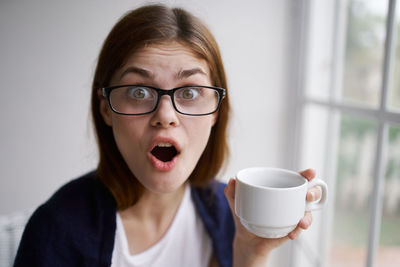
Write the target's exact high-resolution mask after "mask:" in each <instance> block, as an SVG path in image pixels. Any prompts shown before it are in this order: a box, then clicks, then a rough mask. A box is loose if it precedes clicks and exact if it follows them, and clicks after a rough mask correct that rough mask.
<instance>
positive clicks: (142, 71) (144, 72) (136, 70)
mask: <svg viewBox="0 0 400 267" xmlns="http://www.w3.org/2000/svg"><path fill="white" fill-rule="evenodd" d="M128 73H135V74H138V75H140V76H142V77H144V78H153V77H154V75H153V74H152V73H151V72H150V71H148V70H145V69H142V68H138V67H133V66H132V67H129V68H127V69H126V70H124V71H123V72H122V73H121V75H120V79H121V78H122V77H124V76H125V75H126V74H128Z"/></svg>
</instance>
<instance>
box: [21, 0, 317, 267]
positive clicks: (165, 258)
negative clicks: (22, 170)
mask: <svg viewBox="0 0 400 267" xmlns="http://www.w3.org/2000/svg"><path fill="white" fill-rule="evenodd" d="M92 114H93V119H94V125H95V132H96V134H97V140H98V147H99V151H100V162H99V165H98V168H97V170H96V171H94V172H91V173H89V174H86V175H85V176H83V177H80V178H78V179H76V180H74V181H72V182H70V183H68V184H67V185H65V186H63V187H62V188H61V189H60V190H59V191H58V192H56V193H55V194H54V195H53V196H52V197H51V199H49V200H48V201H47V202H46V203H45V204H43V205H42V206H41V207H39V208H38V210H37V211H36V212H35V213H34V214H33V216H32V217H31V219H30V221H29V223H28V225H27V227H26V229H25V232H24V235H23V238H22V241H21V244H20V247H19V250H18V254H17V257H16V261H15V266H42V267H43V266H113V267H114V266H123V267H125V266H189V265H190V266H232V265H234V266H258V265H260V266H265V264H266V261H267V258H268V255H269V252H270V251H271V250H272V249H273V248H275V247H277V246H279V245H280V244H282V243H283V242H284V241H285V240H287V239H289V238H290V239H295V238H296V237H297V236H298V234H299V232H300V228H303V229H306V228H307V227H308V226H309V225H310V223H311V215H310V214H309V213H308V214H306V215H305V217H304V218H303V219H302V220H301V221H300V223H299V226H298V227H297V228H296V229H295V230H294V231H293V232H292V233H290V234H289V235H288V236H287V237H285V238H281V239H262V238H259V237H256V236H254V235H252V234H251V233H249V232H247V231H246V230H245V228H244V227H242V226H241V224H240V222H238V220H237V218H236V216H232V214H234V213H233V211H232V210H233V209H232V207H233V202H234V187H235V181H234V180H233V179H231V180H230V182H229V183H228V185H227V186H226V187H225V185H223V184H221V183H219V182H217V181H216V180H214V178H215V177H216V175H217V174H218V172H219V170H220V169H221V167H222V166H223V164H224V162H225V159H226V156H227V140H226V130H227V123H228V117H229V94H228V90H227V83H226V78H225V72H224V67H223V64H222V60H221V56H220V53H219V49H218V46H217V43H216V42H215V40H214V38H213V36H212V35H211V33H210V32H209V30H208V29H207V28H206V27H205V26H204V24H203V23H202V22H201V21H199V20H198V19H197V18H196V17H193V16H192V15H191V14H189V13H188V12H186V11H184V10H182V9H170V8H167V7H164V6H159V5H151V6H144V7H142V8H139V9H136V10H133V11H131V12H129V13H127V14H126V15H125V16H124V17H123V18H122V19H121V20H120V21H119V22H118V23H117V24H116V25H115V26H114V28H113V29H112V30H111V32H110V34H109V35H108V37H107V39H106V40H105V42H104V45H103V48H102V50H101V53H100V56H99V60H98V65H97V68H96V72H95V76H94V81H93V86H92ZM302 174H303V176H305V177H306V178H308V179H312V178H313V177H314V173H313V171H311V170H307V171H305V172H303V173H302ZM314 195H315V197H313V194H311V192H310V194H308V200H313V199H316V198H317V197H318V194H315V193H314Z"/></svg>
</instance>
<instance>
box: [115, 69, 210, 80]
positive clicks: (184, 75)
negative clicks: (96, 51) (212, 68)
mask: <svg viewBox="0 0 400 267" xmlns="http://www.w3.org/2000/svg"><path fill="white" fill-rule="evenodd" d="M128 73H135V74H138V75H140V76H142V77H144V78H154V75H153V73H151V72H150V71H148V70H145V69H142V68H139V67H134V66H131V67H128V68H127V69H126V70H124V71H123V72H122V73H121V75H120V79H121V78H122V77H124V76H125V75H126V74H128ZM196 74H201V75H205V76H207V74H206V73H205V72H204V71H203V70H202V69H201V68H192V69H187V70H181V71H179V72H178V73H177V74H176V77H177V78H178V79H180V80H182V79H184V78H188V77H190V76H193V75H196Z"/></svg>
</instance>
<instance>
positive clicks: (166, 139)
mask: <svg viewBox="0 0 400 267" xmlns="http://www.w3.org/2000/svg"><path fill="white" fill-rule="evenodd" d="M159 143H169V144H171V145H173V146H174V147H175V149H176V151H177V153H178V154H179V153H180V152H181V147H180V146H179V144H178V142H177V141H176V140H174V139H173V138H170V137H163V136H158V137H156V138H154V139H153V141H152V142H151V145H150V150H149V151H150V152H151V151H152V150H153V149H154V148H155V147H156V146H157V145H158V144H159Z"/></svg>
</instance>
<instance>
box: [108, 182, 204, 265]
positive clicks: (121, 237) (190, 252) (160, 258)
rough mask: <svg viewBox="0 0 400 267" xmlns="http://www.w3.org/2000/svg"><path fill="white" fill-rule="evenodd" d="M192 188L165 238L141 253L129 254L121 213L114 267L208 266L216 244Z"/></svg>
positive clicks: (188, 190)
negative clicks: (194, 197)
mask: <svg viewBox="0 0 400 267" xmlns="http://www.w3.org/2000/svg"><path fill="white" fill-rule="evenodd" d="M190 191H191V190H190V187H189V186H187V187H186V189H185V193H184V196H183V198H182V202H181V204H180V206H179V208H178V211H177V213H176V215H175V218H174V220H173V222H172V224H171V226H170V227H169V229H168V230H167V232H166V234H165V235H164V236H163V237H162V239H161V240H160V241H159V242H158V243H157V244H155V245H154V246H152V247H151V248H149V249H147V250H146V251H143V252H141V253H139V254H134V255H131V254H130V253H129V248H128V241H127V237H126V234H125V230H124V227H123V224H122V220H121V217H120V216H119V214H118V213H117V229H116V233H115V243H114V250H113V254H112V263H111V267H148V266H151V267H158V266H159V267H168V266H177V267H179V266H190V267H205V266H208V265H209V262H210V258H211V254H212V243H211V239H210V237H209V236H208V234H207V232H206V230H205V228H204V224H203V222H202V220H201V218H200V216H199V215H198V213H197V211H196V209H195V206H194V203H193V200H192V198H191V192H190Z"/></svg>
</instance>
